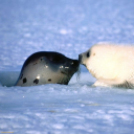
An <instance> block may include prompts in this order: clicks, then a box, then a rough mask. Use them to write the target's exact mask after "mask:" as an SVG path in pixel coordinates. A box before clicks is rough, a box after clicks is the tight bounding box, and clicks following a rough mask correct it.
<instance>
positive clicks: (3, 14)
mask: <svg viewBox="0 0 134 134" xmlns="http://www.w3.org/2000/svg"><path fill="white" fill-rule="evenodd" d="M99 41H109V42H113V43H123V44H133V45H134V2H133V0H129V1H128V0H118V1H117V0H58V1H56V0H48V1H47V0H39V1H38V0H10V1H9V0H3V1H2V0H1V2H0V133H16V134H18V133H19V134H25V133H26V134H133V133H134V90H131V89H118V88H101V87H97V88H93V87H91V85H92V84H93V82H94V81H95V79H94V78H93V77H92V76H91V75H90V74H89V72H88V71H87V70H86V69H85V67H83V66H81V75H80V77H79V78H77V74H75V75H74V76H73V78H72V79H71V81H70V83H69V85H68V86H65V85H58V84H48V85H41V86H35V87H14V86H13V85H14V83H15V81H16V79H17V77H18V75H19V72H20V70H21V67H22V65H23V63H24V61H25V59H26V58H27V57H28V56H29V55H31V54H32V53H34V52H36V51H57V52H61V53H63V54H65V55H66V56H67V57H70V58H74V59H76V58H78V54H79V53H82V52H84V51H86V50H87V49H89V47H91V46H92V45H93V44H94V43H97V42H99Z"/></svg>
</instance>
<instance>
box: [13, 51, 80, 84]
mask: <svg viewBox="0 0 134 134" xmlns="http://www.w3.org/2000/svg"><path fill="white" fill-rule="evenodd" d="M78 69H79V61H78V60H73V59H69V58H67V57H65V56H64V55H63V54H60V53H57V52H45V51H42V52H37V53H34V54H32V55H31V56H30V57H29V58H28V59H27V60H26V61H25V62H24V65H23V67H22V70H21V73H20V76H19V78H18V80H17V82H16V84H15V86H34V85H43V84H49V83H57V84H65V85H67V84H68V83H69V80H70V79H71V77H72V76H73V74H74V73H75V72H76V71H78Z"/></svg>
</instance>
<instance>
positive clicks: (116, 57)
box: [79, 43, 134, 88]
mask: <svg viewBox="0 0 134 134" xmlns="http://www.w3.org/2000/svg"><path fill="white" fill-rule="evenodd" d="M79 62H80V63H81V64H83V65H85V66H86V68H87V69H88V70H89V72H90V73H91V74H92V75H93V76H94V77H95V78H96V79H97V81H96V82H95V83H94V84H93V86H106V87H107V86H108V87H113V86H115V87H124V88H134V46H130V45H129V46H128V45H115V44H110V43H98V44H96V45H94V46H92V47H91V48H90V49H89V50H88V51H86V52H84V53H82V54H80V55H79Z"/></svg>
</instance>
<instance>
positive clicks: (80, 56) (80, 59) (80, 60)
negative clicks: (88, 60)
mask: <svg viewBox="0 0 134 134" xmlns="http://www.w3.org/2000/svg"><path fill="white" fill-rule="evenodd" d="M81 62H82V55H81V54H79V63H81Z"/></svg>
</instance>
